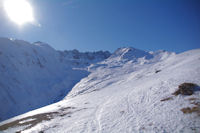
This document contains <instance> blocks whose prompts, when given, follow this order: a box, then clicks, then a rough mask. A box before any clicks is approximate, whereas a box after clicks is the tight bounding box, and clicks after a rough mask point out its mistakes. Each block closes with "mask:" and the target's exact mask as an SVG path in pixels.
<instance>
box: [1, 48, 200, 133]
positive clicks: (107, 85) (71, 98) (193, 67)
mask: <svg viewBox="0 0 200 133" xmlns="http://www.w3.org/2000/svg"><path fill="white" fill-rule="evenodd" d="M84 68H85V70H86V69H87V72H89V74H88V76H86V77H85V78H82V79H81V80H80V82H78V83H76V85H75V86H74V87H73V88H72V90H71V91H70V92H69V93H68V95H67V96H66V97H65V98H64V99H63V100H61V101H59V102H57V103H54V104H51V105H48V106H46V107H42V108H40V109H37V110H34V111H30V112H28V113H25V114H23V115H19V116H17V117H14V118H11V119H8V120H6V121H3V122H1V123H0V131H1V132H3V133H10V132H17V131H21V132H22V133H38V132H41V133H42V132H45V133H55V132H56V133H133V132H134V133H135V132H136V133H143V132H148V133H149V132H153V133H172V132H183V133H193V132H194V133H199V132H200V91H199V85H200V49H196V50H191V51H187V52H184V53H180V54H175V53H171V52H167V51H157V52H145V51H142V50H138V49H134V48H120V49H117V50H116V51H115V52H114V53H113V54H112V55H111V56H110V57H109V58H107V59H105V60H101V61H98V62H95V63H91V64H90V65H88V66H87V65H86V66H84ZM184 82H190V83H195V84H197V85H198V87H197V89H196V91H195V92H194V94H192V95H190V96H184V95H178V96H175V95H172V93H173V92H175V91H176V90H177V89H178V86H179V85H180V84H182V83H184ZM44 99H45V97H44ZM192 107H197V109H196V111H194V112H191V113H184V112H183V111H181V110H182V109H183V108H192Z"/></svg>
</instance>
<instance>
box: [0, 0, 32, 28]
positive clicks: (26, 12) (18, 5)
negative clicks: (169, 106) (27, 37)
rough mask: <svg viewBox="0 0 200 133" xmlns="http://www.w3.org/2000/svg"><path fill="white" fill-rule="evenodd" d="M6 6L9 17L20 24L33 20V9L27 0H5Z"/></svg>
mask: <svg viewBox="0 0 200 133" xmlns="http://www.w3.org/2000/svg"><path fill="white" fill-rule="evenodd" d="M4 8H5V11H6V13H7V15H8V17H9V18H10V19H11V20H12V21H13V22H15V23H16V24H18V25H23V24H25V23H27V22H33V21H34V17H33V9H32V7H31V5H30V3H29V2H28V1H27V0H5V1H4Z"/></svg>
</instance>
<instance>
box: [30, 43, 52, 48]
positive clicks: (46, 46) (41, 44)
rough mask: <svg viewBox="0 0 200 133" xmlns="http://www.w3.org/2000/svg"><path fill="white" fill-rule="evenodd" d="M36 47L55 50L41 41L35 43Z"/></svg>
mask: <svg viewBox="0 0 200 133" xmlns="http://www.w3.org/2000/svg"><path fill="white" fill-rule="evenodd" d="M33 44H34V45H37V46H40V47H45V48H51V49H53V48H52V47H51V46H50V45H49V44H47V43H44V42H41V41H37V42H34V43H33Z"/></svg>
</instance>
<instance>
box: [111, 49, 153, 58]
mask: <svg viewBox="0 0 200 133" xmlns="http://www.w3.org/2000/svg"><path fill="white" fill-rule="evenodd" d="M141 57H146V58H151V57H152V55H151V54H150V53H148V52H146V51H143V50H139V49H136V48H133V47H122V48H118V49H117V50H116V51H115V52H114V53H113V54H112V56H111V58H120V59H126V60H133V59H136V58H141Z"/></svg>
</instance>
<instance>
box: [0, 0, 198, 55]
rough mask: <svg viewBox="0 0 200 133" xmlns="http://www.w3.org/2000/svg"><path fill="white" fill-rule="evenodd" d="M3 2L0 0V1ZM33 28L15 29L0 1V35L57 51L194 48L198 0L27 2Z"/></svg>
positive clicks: (48, 0) (44, 0) (68, 0)
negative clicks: (29, 6) (36, 43)
mask: <svg viewBox="0 0 200 133" xmlns="http://www.w3.org/2000/svg"><path fill="white" fill-rule="evenodd" d="M0 1H3V0H0ZM29 2H30V3H31V5H32V7H33V10H34V17H35V20H36V21H37V24H30V23H27V24H25V25H23V26H18V25H16V24H15V23H13V22H12V21H10V19H9V18H8V16H7V15H6V13H5V12H4V9H3V6H2V2H1V3H0V4H1V5H0V37H8V38H16V39H22V40H26V41H29V42H36V41H42V42H46V43H48V44H49V45H51V46H52V47H53V48H55V49H57V50H72V49H78V50H80V51H97V50H109V51H111V52H112V51H114V50H116V49H117V48H119V47H127V46H131V47H134V48H138V49H142V50H146V51H156V50H159V49H162V50H167V51H174V52H183V51H186V50H190V49H195V48H200V0H29Z"/></svg>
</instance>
